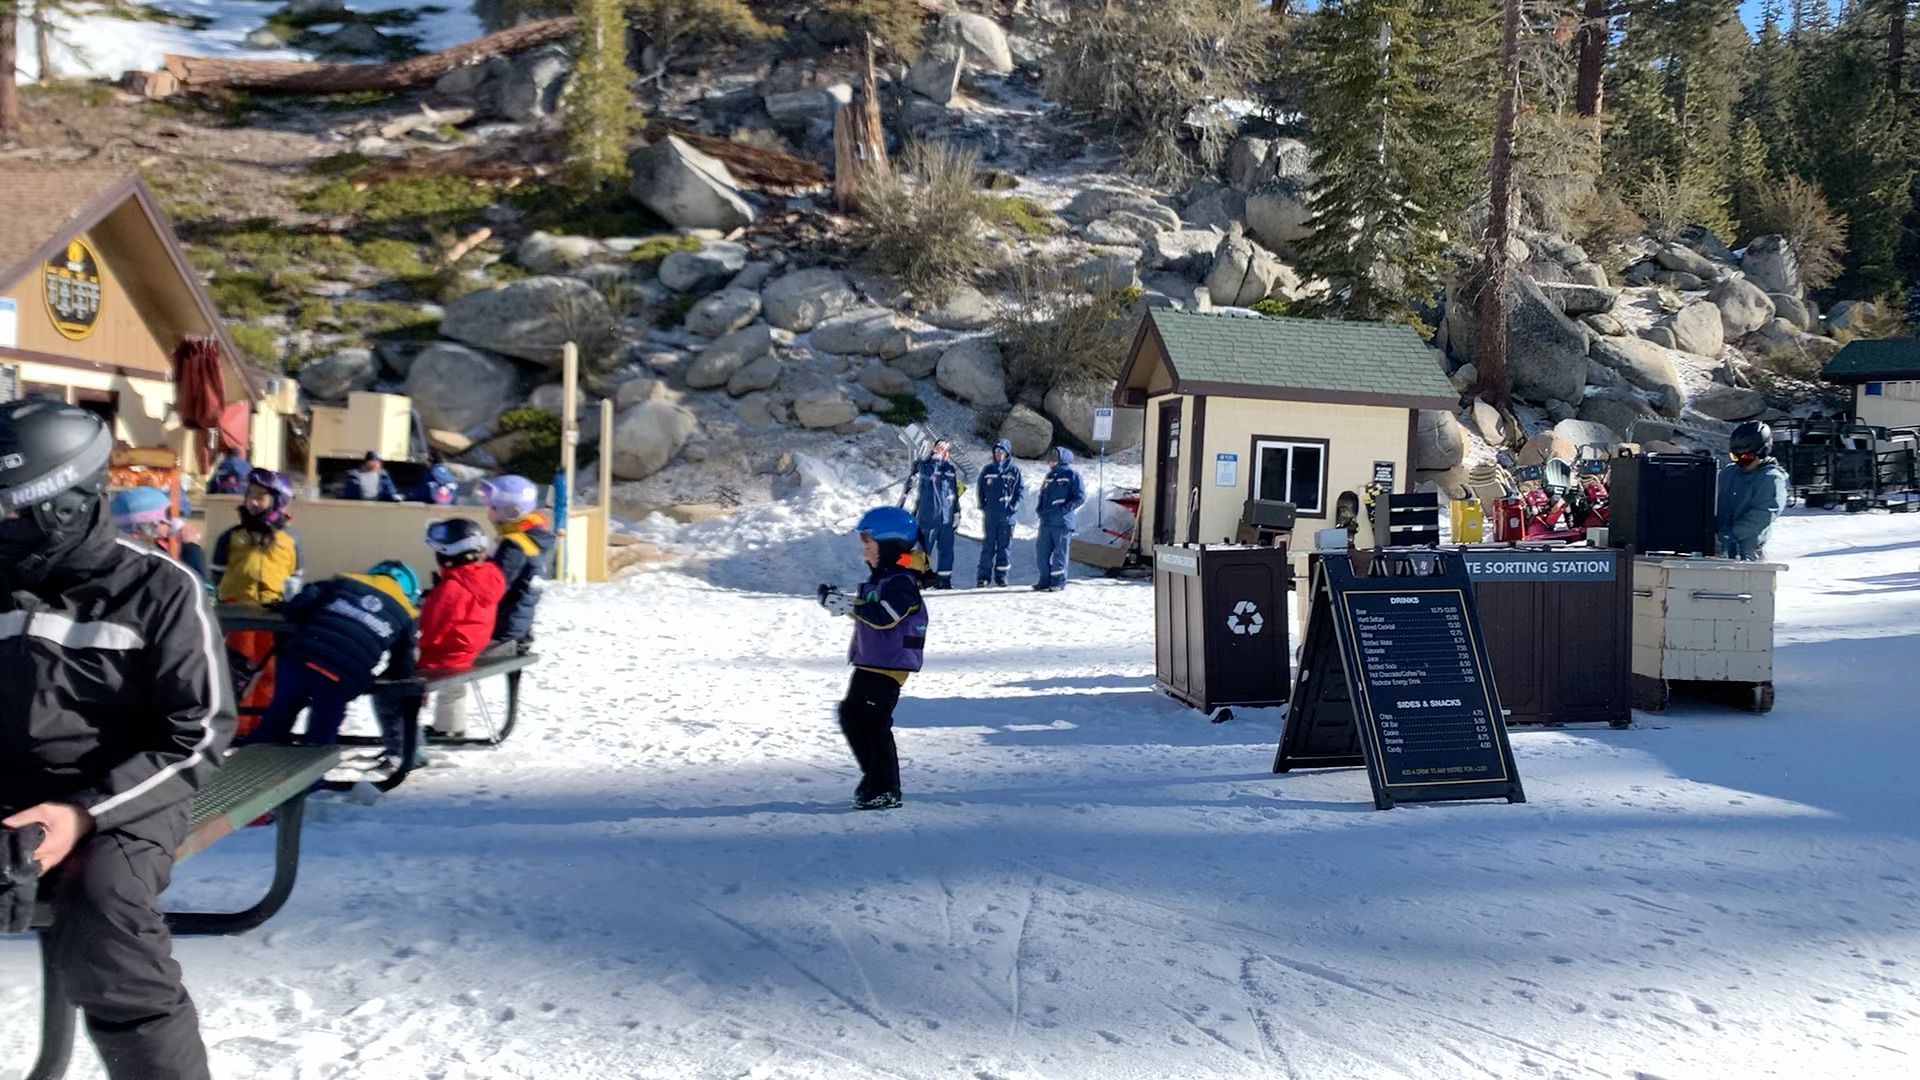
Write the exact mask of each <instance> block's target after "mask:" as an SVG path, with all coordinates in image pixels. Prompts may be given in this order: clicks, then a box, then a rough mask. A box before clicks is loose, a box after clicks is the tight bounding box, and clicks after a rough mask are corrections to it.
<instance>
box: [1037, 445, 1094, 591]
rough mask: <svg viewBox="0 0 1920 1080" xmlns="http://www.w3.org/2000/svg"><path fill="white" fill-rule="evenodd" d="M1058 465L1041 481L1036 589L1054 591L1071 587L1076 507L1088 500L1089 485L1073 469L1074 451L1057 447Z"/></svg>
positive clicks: (1038, 506) (1056, 457) (1055, 463)
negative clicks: (1069, 561) (1070, 551)
mask: <svg viewBox="0 0 1920 1080" xmlns="http://www.w3.org/2000/svg"><path fill="white" fill-rule="evenodd" d="M1053 457H1054V466H1053V468H1051V469H1049V470H1047V478H1046V479H1045V480H1042V481H1040V497H1039V498H1038V500H1036V506H1035V509H1036V510H1037V511H1039V514H1040V546H1039V551H1038V554H1039V557H1040V558H1039V562H1040V580H1039V581H1038V582H1036V583H1035V584H1034V586H1033V587H1034V588H1035V589H1037V590H1039V591H1041V592H1051V591H1052V590H1055V589H1064V588H1066V587H1067V551H1068V549H1069V546H1070V545H1071V544H1072V543H1073V526H1074V516H1073V513H1074V511H1075V510H1078V509H1080V507H1081V505H1082V504H1084V503H1085V502H1086V501H1087V485H1086V482H1085V481H1083V480H1081V479H1080V474H1079V473H1077V472H1075V471H1074V470H1073V451H1071V450H1069V449H1067V448H1066V447H1064V446H1060V447H1055V448H1054V450H1053Z"/></svg>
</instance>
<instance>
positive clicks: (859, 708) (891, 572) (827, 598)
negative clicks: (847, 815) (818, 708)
mask: <svg viewBox="0 0 1920 1080" xmlns="http://www.w3.org/2000/svg"><path fill="white" fill-rule="evenodd" d="M859 530H860V550H861V554H863V555H864V556H865V557H866V560H867V565H868V566H869V567H871V568H872V571H873V572H872V573H871V574H870V575H869V576H868V577H867V580H866V581H865V582H864V583H862V584H861V585H860V586H859V587H858V588H857V589H854V590H852V591H847V590H842V589H840V588H839V587H837V586H833V585H822V586H820V605H821V606H822V607H824V608H826V609H827V610H828V611H830V612H832V613H833V614H835V615H846V616H849V617H851V618H852V619H853V621H854V627H853V643H852V645H850V646H849V647H848V649H847V662H848V663H850V664H852V665H853V678H852V680H851V681H850V682H849V683H848V684H847V696H846V697H845V699H843V700H842V701H841V702H840V731H841V733H842V734H844V735H845V736H846V738H847V746H848V747H849V748H850V749H852V751H853V757H854V760H855V761H857V762H858V763H859V765H860V785H859V786H858V787H856V788H855V789H854V792H853V806H854V809H856V810H891V809H893V808H895V807H897V806H899V805H900V803H901V799H900V753H899V750H898V748H897V747H896V746H895V745H894V741H893V709H894V706H895V705H897V704H899V702H900V688H901V687H902V686H905V685H906V682H907V676H908V675H909V674H911V673H913V672H916V671H919V670H920V665H921V660H922V657H923V655H924V654H925V651H926V647H927V610H926V605H925V603H924V602H923V601H922V600H921V597H920V586H919V584H918V583H917V580H916V579H917V578H918V574H917V573H916V571H915V570H914V569H913V544H914V541H915V540H916V539H917V538H918V536H919V529H918V527H917V526H916V524H915V522H914V518H913V515H912V514H909V513H907V512H906V511H905V510H903V509H900V508H899V507H893V506H883V507H879V508H877V509H874V510H869V511H867V513H866V514H865V515H864V516H863V517H861V519H860V525H859Z"/></svg>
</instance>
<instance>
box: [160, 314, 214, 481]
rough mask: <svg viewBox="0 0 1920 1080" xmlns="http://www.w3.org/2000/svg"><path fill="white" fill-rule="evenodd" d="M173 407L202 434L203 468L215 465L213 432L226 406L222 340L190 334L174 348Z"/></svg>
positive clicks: (185, 421)
mask: <svg viewBox="0 0 1920 1080" xmlns="http://www.w3.org/2000/svg"><path fill="white" fill-rule="evenodd" d="M173 383H174V401H173V408H174V411H175V412H177V413H179V414H180V419H181V421H182V422H183V423H185V424H186V426H187V427H188V428H189V429H190V430H192V431H195V432H198V433H199V435H200V439H199V443H200V469H201V471H202V472H205V471H206V470H207V469H210V468H212V467H213V436H214V435H215V433H217V432H219V431H220V430H221V428H222V424H221V420H222V413H224V412H225V411H226V407H227V387H226V379H225V377H224V376H223V375H222V374H221V372H220V343H219V342H217V341H215V340H214V339H213V338H210V337H190V338H186V339H184V340H182V341H181V342H180V344H179V346H178V347H177V348H175V349H174V350H173Z"/></svg>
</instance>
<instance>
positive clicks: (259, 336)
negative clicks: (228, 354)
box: [227, 323, 280, 370]
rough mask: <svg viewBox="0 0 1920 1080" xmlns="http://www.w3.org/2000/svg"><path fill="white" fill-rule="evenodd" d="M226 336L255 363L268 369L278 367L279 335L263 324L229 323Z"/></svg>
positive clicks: (276, 368)
mask: <svg viewBox="0 0 1920 1080" xmlns="http://www.w3.org/2000/svg"><path fill="white" fill-rule="evenodd" d="M227 336H228V337H231V338H232V339H233V343H234V344H235V345H238V346H240V351H241V352H243V353H245V354H246V356H247V358H248V359H250V360H252V361H253V362H254V363H255V364H256V365H258V366H260V367H264V368H267V369H268V370H278V369H279V367H280V346H279V344H278V338H279V335H277V334H275V333H274V332H273V331H272V330H269V329H267V328H266V327H264V326H250V325H248V324H246V323H229V324H228V326H227Z"/></svg>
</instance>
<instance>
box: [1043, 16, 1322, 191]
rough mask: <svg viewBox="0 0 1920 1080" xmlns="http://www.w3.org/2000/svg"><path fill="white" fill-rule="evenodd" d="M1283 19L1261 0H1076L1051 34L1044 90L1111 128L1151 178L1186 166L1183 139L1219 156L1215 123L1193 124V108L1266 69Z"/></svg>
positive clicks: (1066, 107)
mask: <svg viewBox="0 0 1920 1080" xmlns="http://www.w3.org/2000/svg"><path fill="white" fill-rule="evenodd" d="M1284 26H1285V20H1282V19H1277V18H1275V17H1274V13H1273V11H1272V10H1271V5H1270V4H1269V3H1267V0H1109V2H1107V3H1103V4H1097V5H1091V6H1082V7H1076V8H1075V9H1074V10H1073V11H1072V13H1071V14H1070V15H1069V16H1068V18H1067V21H1066V22H1065V23H1064V24H1063V25H1061V26H1060V27H1058V28H1057V30H1056V31H1055V32H1054V34H1053V35H1052V37H1053V40H1052V44H1053V46H1054V50H1053V59H1052V61H1051V62H1049V64H1048V65H1047V91H1048V97H1050V98H1052V99H1053V100H1054V101H1057V102H1059V103H1060V105H1061V111H1062V113H1063V114H1064V115H1065V116H1066V117H1067V118H1068V119H1069V120H1071V121H1077V122H1078V123H1080V124H1081V125H1084V127H1085V128H1086V129H1087V130H1088V131H1090V132H1092V131H1097V132H1099V134H1100V135H1101V136H1103V137H1109V138H1112V137H1117V138H1118V139H1119V140H1120V141H1121V143H1122V145H1124V146H1125V147H1126V150H1127V156H1128V158H1129V161H1130V163H1131V165H1132V166H1133V168H1134V169H1135V170H1136V171H1137V172H1139V173H1141V174H1143V175H1145V176H1149V177H1153V178H1156V179H1160V180H1175V179H1181V178H1184V177H1186V176H1188V175H1190V174H1191V173H1192V172H1193V161H1192V159H1191V158H1190V157H1189V156H1188V152H1187V149H1186V145H1185V143H1186V140H1188V139H1190V138H1192V137H1194V136H1196V135H1197V136H1198V139H1199V151H1200V158H1201V160H1202V161H1203V162H1205V163H1206V164H1208V165H1213V164H1216V163H1218V162H1219V161H1220V159H1221V158H1222V157H1223V156H1224V155H1225V153H1226V148H1227V142H1228V140H1229V139H1230V138H1231V132H1230V131H1229V130H1228V129H1227V128H1226V127H1225V126H1224V125H1217V124H1209V125H1206V126H1204V127H1201V128H1199V129H1198V130H1197V131H1196V129H1195V128H1194V127H1193V126H1192V125H1191V124H1190V123H1189V117H1191V116H1192V115H1193V114H1194V112H1195V110H1204V109H1206V108H1208V107H1209V106H1211V105H1212V104H1213V103H1215V102H1217V101H1220V100H1221V99H1223V98H1237V97H1245V96H1248V93H1249V91H1250V89H1251V88H1252V87H1253V86H1254V84H1256V83H1257V82H1259V81H1260V80H1261V78H1262V77H1263V76H1265V75H1267V74H1269V71H1268V68H1269V65H1270V64H1271V62H1272V59H1271V56H1272V54H1271V47H1272V44H1273V41H1274V39H1275V35H1276V34H1278V33H1280V32H1281V30H1282V28H1283V27H1284Z"/></svg>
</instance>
